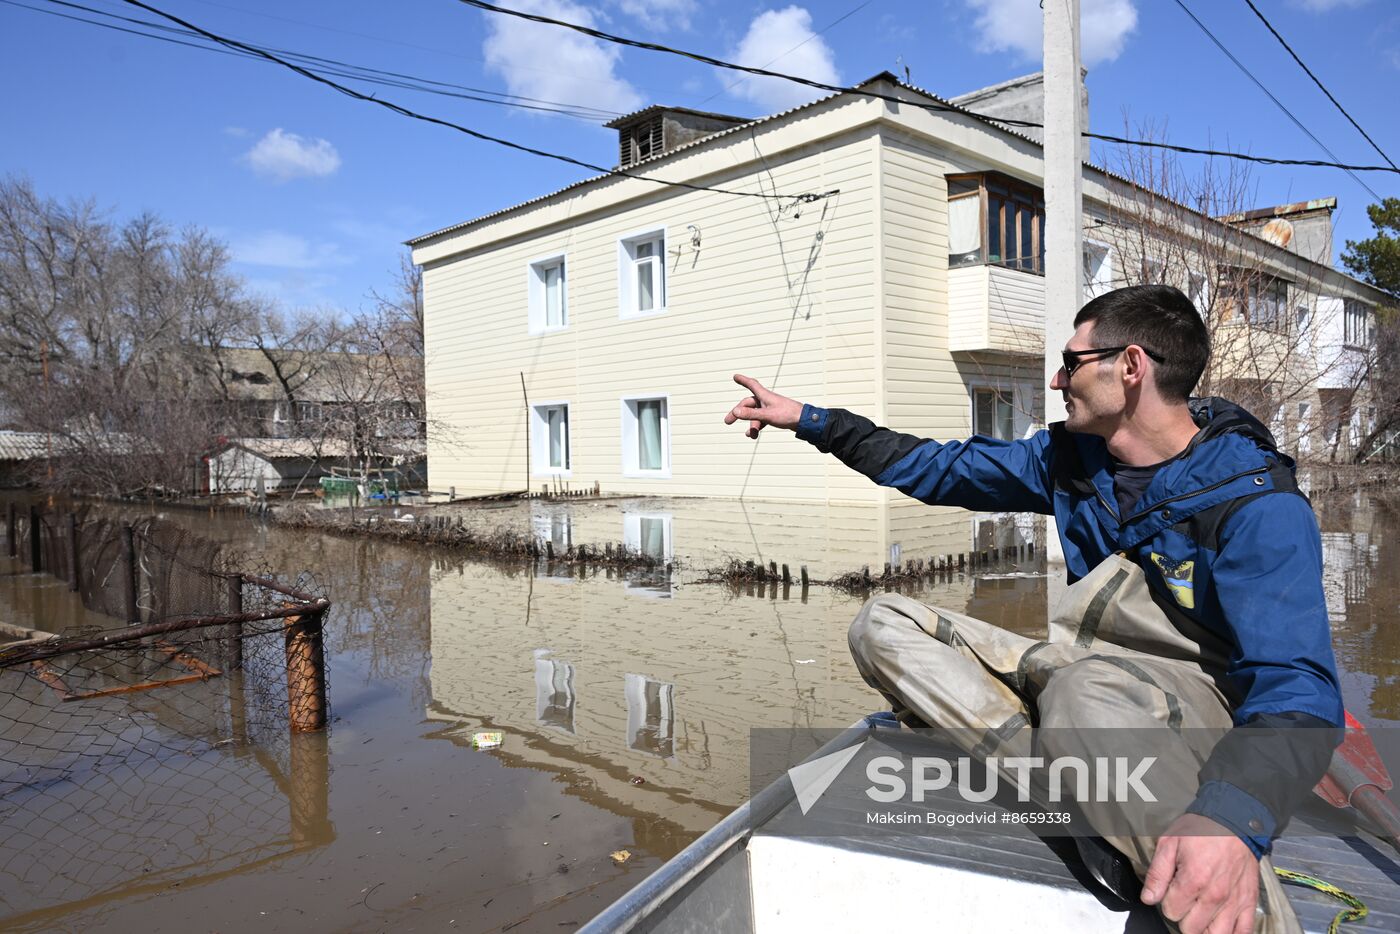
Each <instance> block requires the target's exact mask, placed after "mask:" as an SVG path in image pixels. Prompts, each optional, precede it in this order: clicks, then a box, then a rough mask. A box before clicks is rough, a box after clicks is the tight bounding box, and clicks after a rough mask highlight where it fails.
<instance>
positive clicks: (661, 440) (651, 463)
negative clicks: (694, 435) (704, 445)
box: [622, 396, 671, 478]
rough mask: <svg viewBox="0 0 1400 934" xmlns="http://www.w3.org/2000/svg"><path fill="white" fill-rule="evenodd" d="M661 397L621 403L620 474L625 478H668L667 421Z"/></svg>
mask: <svg viewBox="0 0 1400 934" xmlns="http://www.w3.org/2000/svg"><path fill="white" fill-rule="evenodd" d="M669 407H670V406H669V404H668V400H667V398H666V397H665V396H658V397H645V396H642V397H633V398H630V399H624V400H622V472H623V474H625V475H626V476H629V477H662V478H664V477H669V476H670V475H671V424H670V422H671V419H670V413H669V411H668V409H669Z"/></svg>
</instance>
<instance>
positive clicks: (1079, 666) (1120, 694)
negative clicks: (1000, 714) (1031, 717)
mask: <svg viewBox="0 0 1400 934" xmlns="http://www.w3.org/2000/svg"><path fill="white" fill-rule="evenodd" d="M1133 680H1134V679H1133V677H1132V675H1131V674H1129V673H1128V672H1125V671H1123V670H1121V669H1120V668H1118V667H1117V666H1115V665H1114V664H1113V663H1112V662H1109V661H1107V660H1105V659H1100V658H1087V659H1084V660H1083V661H1078V662H1073V663H1071V664H1069V665H1066V666H1065V667H1063V668H1061V669H1059V670H1058V671H1056V672H1055V673H1054V674H1053V675H1051V676H1050V679H1049V681H1048V682H1047V683H1046V685H1045V690H1043V691H1041V692H1040V697H1039V698H1037V701H1036V706H1037V707H1038V708H1039V710H1040V725H1041V727H1042V728H1055V727H1074V728H1078V729H1085V728H1094V727H1115V726H1117V727H1124V726H1128V725H1129V722H1127V721H1125V720H1124V709H1123V707H1124V704H1125V702H1126V701H1127V700H1128V698H1127V694H1128V693H1129V692H1130V690H1131V687H1130V682H1133ZM1133 686H1135V685H1133Z"/></svg>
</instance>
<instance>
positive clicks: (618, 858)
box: [608, 850, 632, 866]
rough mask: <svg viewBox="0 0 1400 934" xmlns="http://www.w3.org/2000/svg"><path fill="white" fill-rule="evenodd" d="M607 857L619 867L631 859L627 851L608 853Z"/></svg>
mask: <svg viewBox="0 0 1400 934" xmlns="http://www.w3.org/2000/svg"><path fill="white" fill-rule="evenodd" d="M608 856H609V858H611V859H612V861H613V862H615V863H617V864H618V865H619V866H621V865H622V864H623V863H625V862H627V861H628V860H629V859H631V858H632V854H631V853H629V852H628V851H627V850H617V851H616V852H613V853H609V854H608Z"/></svg>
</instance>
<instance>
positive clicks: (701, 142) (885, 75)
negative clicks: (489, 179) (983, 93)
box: [404, 71, 1127, 247]
mask: <svg viewBox="0 0 1400 934" xmlns="http://www.w3.org/2000/svg"><path fill="white" fill-rule="evenodd" d="M1015 80H1020V79H1015ZM881 81H885V82H888V83H890V84H893V85H895V86H897V87H901V88H904V89H905V90H908V91H913V92H915V93H916V94H920V95H922V96H924V97H926V98H928V99H929V101H930V102H931V103H932V104H934V105H935V106H936V107H937V108H938V109H941V110H948V111H950V112H954V113H959V114H962V115H963V116H967V117H972V118H973V119H975V120H980V121H981V122H983V123H986V124H988V125H989V126H993V127H995V128H996V129H997V130H999V131H1001V132H1003V133H1006V134H1007V135H1009V136H1014V137H1016V138H1017V139H1023V140H1025V141H1026V142H1028V143H1032V144H1034V145H1036V146H1040V145H1041V143H1040V142H1039V141H1038V140H1036V139H1035V138H1034V137H1031V136H1027V135H1026V134H1025V133H1020V132H1018V131H1016V130H1013V129H1010V128H1008V127H1007V126H1005V125H1004V124H1002V123H1000V122H998V120H997V118H996V117H990V116H986V117H984V116H982V115H981V114H978V113H975V112H973V111H971V110H968V109H967V108H965V107H963V106H961V105H959V104H955V103H953V102H952V101H950V100H948V99H947V98H943V97H939V96H938V95H937V94H934V93H933V92H932V91H929V90H926V89H924V88H921V87H919V86H917V85H914V84H909V83H907V82H904V81H901V80H899V78H897V77H895V75H893V74H891V73H890V72H888V71H881V72H878V73H876V74H874V75H871V76H870V77H869V78H866V79H865V80H864V81H862V82H860V83H859V84H856V85H853V86H852V89H851V90H852V91H860V90H862V89H864V88H867V87H869V86H871V85H872V84H877V83H879V82H881ZM1012 83H1014V82H1012ZM850 93H851V91H838V92H835V93H832V94H827V95H825V96H823V97H819V98H817V99H816V100H814V101H808V102H807V103H805V104H799V105H797V106H796V107H789V108H788V109H787V110H780V111H778V112H777V113H774V114H769V115H768V116H766V117H755V118H753V119H752V120H746V121H744V122H743V123H739V124H736V125H735V126H732V127H729V128H728V129H724V130H718V131H716V132H714V133H710V134H708V135H706V136H702V137H700V138H699V139H696V140H692V141H690V142H688V143H684V144H682V145H680V146H677V147H675V148H674V149H668V150H666V151H665V152H660V153H657V154H656V155H654V156H650V157H649V158H646V159H643V160H641V161H640V162H636V163H633V164H632V165H629V166H628V167H627V168H628V172H625V173H622V174H624V175H628V174H632V173H633V172H636V171H637V170H638V169H640V168H641V167H643V166H650V165H652V164H654V163H657V162H660V161H662V160H663V159H669V158H672V157H673V156H675V155H677V154H679V153H683V152H687V151H689V150H691V149H694V148H696V147H698V146H706V145H709V144H710V143H712V142H714V141H715V140H717V139H723V138H724V137H727V136H729V135H731V134H734V133H739V132H741V131H744V130H751V129H752V128H754V127H758V126H763V125H765V124H768V123H773V122H774V121H777V120H781V119H783V118H784V117H788V116H790V115H792V114H795V113H800V112H802V111H806V110H811V109H813V108H815V107H819V106H821V105H822V104H825V103H827V102H829V101H833V100H836V99H837V98H839V97H843V96H845V95H847V94H850ZM973 93H977V92H973ZM651 109H652V108H650V107H648V108H643V109H642V110H638V111H635V112H633V113H630V114H627V115H625V116H622V117H619V118H617V120H614V121H613V123H610V124H608V126H613V125H614V124H617V123H619V122H622V121H628V122H630V121H631V120H634V119H636V118H637V117H638V116H639V115H641V114H643V113H645V112H646V111H647V110H651ZM661 109H663V110H667V109H669V110H677V109H680V108H674V107H673V108H664V107H663V108H661ZM717 116H723V115H722V114H719V115H717ZM728 119H742V118H734V117H730V118H728ZM1085 164H1086V165H1087V164H1088V163H1085ZM1090 167H1091V168H1094V169H1095V170H1096V171H1100V172H1103V171H1105V170H1104V169H1100V168H1098V167H1097V166H1090ZM618 174H619V173H618V172H609V173H607V174H606V175H594V176H593V177H591V178H585V179H580V180H579V181H577V182H573V183H571V184H568V185H565V186H564V187H563V188H558V189H556V190H554V191H551V192H549V193H548V194H543V195H540V196H538V197H535V198H531V199H530V200H528V201H522V202H520V203H519V204H513V205H511V206H510V207H505V208H501V209H500V210H498V211H492V212H491V213H489V214H483V215H481V216H480V217H474V218H472V219H471V220H468V221H463V222H461V223H459V224H453V225H451V226H448V227H443V228H442V229H440V230H434V231H432V232H431V233H425V234H423V235H421V236H418V237H413V238H411V239H409V240H405V241H404V245H405V246H411V247H412V246H418V245H419V244H422V243H426V242H427V241H429V240H432V239H435V238H437V237H440V236H442V235H443V234H449V233H456V232H457V231H459V230H465V229H466V228H468V227H473V226H475V225H477V224H480V223H483V222H485V221H489V220H493V219H495V218H497V217H501V216H502V215H505V214H510V213H512V212H515V211H519V210H520V209H522V208H527V207H530V206H532V205H536V204H539V203H541V202H543V201H549V200H550V199H552V198H557V197H558V196H559V195H562V194H565V193H566V192H570V191H573V190H574V189H576V188H583V187H586V186H588V185H593V184H596V183H598V182H601V181H604V180H606V179H609V178H616V177H617V176H618ZM1107 174H1110V175H1111V174H1112V173H1107ZM1114 177H1115V178H1118V176H1114ZM1120 180H1121V181H1127V179H1120Z"/></svg>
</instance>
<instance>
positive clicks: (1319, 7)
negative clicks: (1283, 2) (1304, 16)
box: [1289, 0, 1370, 13]
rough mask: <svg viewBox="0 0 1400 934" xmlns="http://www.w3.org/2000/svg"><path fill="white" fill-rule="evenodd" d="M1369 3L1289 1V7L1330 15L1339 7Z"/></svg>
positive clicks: (1353, 0) (1361, 0)
mask: <svg viewBox="0 0 1400 934" xmlns="http://www.w3.org/2000/svg"><path fill="white" fill-rule="evenodd" d="M1369 2H1370V0H1289V5H1290V6H1296V7H1299V8H1301V9H1304V10H1307V11H1308V12H1309V13H1330V12H1332V11H1333V10H1335V9H1338V8H1339V7H1355V6H1361V5H1362V4H1364V3H1369Z"/></svg>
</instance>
